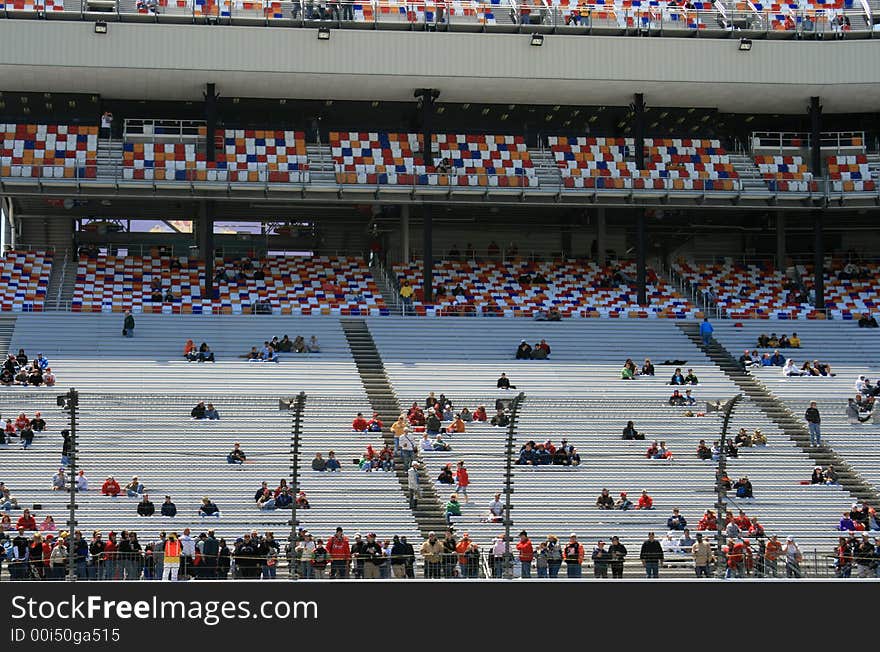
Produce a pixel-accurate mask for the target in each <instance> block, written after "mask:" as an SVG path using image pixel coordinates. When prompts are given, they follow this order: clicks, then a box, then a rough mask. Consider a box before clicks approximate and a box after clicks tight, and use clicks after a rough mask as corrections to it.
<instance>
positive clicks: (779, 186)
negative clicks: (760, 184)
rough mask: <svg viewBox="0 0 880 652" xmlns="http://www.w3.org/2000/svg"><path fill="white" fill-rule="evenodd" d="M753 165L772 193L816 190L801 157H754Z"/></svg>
mask: <svg viewBox="0 0 880 652" xmlns="http://www.w3.org/2000/svg"><path fill="white" fill-rule="evenodd" d="M755 164H756V165H757V166H758V170H759V171H760V172H761V176H762V177H763V178H764V179H766V180H767V185H768V186H769V188H770V190H772V191H777V190H778V191H779V192H810V191H816V190H817V189H818V184H817V183H816V182H815V181H813V173H812V172H809V171H807V164H806V163H804V159H803V157H801V156H755Z"/></svg>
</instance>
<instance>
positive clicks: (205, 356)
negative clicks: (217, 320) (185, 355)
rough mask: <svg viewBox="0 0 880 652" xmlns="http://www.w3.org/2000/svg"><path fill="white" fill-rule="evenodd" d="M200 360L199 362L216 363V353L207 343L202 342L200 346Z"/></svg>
mask: <svg viewBox="0 0 880 652" xmlns="http://www.w3.org/2000/svg"><path fill="white" fill-rule="evenodd" d="M198 360H199V362H215V360H214V352H213V351H212V350H211V347H210V346H208V343H207V342H202V343H201V344H200V345H199V354H198Z"/></svg>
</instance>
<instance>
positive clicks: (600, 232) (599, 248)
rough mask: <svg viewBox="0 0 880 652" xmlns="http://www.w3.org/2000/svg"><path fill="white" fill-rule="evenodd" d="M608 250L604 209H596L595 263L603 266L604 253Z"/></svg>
mask: <svg viewBox="0 0 880 652" xmlns="http://www.w3.org/2000/svg"><path fill="white" fill-rule="evenodd" d="M607 250H608V238H607V236H606V234H605V208H604V207H602V206H600V207H599V208H597V209H596V263H597V264H599V265H604V264H605V252H606V251H607Z"/></svg>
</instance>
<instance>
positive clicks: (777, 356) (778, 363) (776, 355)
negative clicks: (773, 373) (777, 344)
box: [770, 350, 785, 367]
mask: <svg viewBox="0 0 880 652" xmlns="http://www.w3.org/2000/svg"><path fill="white" fill-rule="evenodd" d="M770 364H771V365H773V366H774V367H782V366H784V365H785V356H784V355H782V354H781V353H780V352H779V351H778V350H776V351H774V352H773V355H771V356H770Z"/></svg>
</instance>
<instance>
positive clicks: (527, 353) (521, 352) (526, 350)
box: [502, 340, 532, 375]
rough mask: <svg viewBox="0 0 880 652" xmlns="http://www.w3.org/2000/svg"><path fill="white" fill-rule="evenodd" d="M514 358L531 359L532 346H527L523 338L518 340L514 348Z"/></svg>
mask: <svg viewBox="0 0 880 652" xmlns="http://www.w3.org/2000/svg"><path fill="white" fill-rule="evenodd" d="M516 359H517V360H531V359H532V347H531V346H529V344H528V342H526V341H525V340H522V341H520V343H519V346H518V347H517V349H516ZM502 375H503V374H502Z"/></svg>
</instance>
